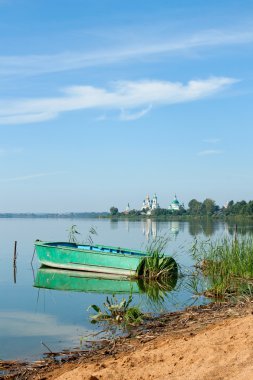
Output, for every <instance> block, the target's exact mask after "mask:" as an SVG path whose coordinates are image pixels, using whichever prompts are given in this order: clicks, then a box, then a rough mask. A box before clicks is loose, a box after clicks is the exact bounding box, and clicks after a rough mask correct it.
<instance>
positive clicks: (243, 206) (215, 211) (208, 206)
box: [110, 198, 253, 217]
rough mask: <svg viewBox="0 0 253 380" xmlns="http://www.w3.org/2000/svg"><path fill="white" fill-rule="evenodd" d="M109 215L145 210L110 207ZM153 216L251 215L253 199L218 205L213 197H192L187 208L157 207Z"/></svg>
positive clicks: (139, 212)
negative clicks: (201, 200) (124, 209)
mask: <svg viewBox="0 0 253 380" xmlns="http://www.w3.org/2000/svg"><path fill="white" fill-rule="evenodd" d="M110 214H111V216H126V215H129V216H132V217H134V216H141V215H145V214H146V212H145V210H142V211H140V210H130V211H129V212H128V213H126V212H119V210H118V208H117V207H114V206H113V207H111V208H110ZM151 215H152V216H155V217H166V216H170V215H174V216H183V215H185V216H187V215H189V216H211V217H226V216H236V215H237V216H240V215H245V216H253V200H251V201H249V202H246V201H239V202H234V201H230V202H228V203H227V205H226V206H222V207H220V206H218V205H217V204H216V202H215V201H214V200H213V199H210V198H207V199H205V200H204V201H203V202H200V201H198V200H197V199H192V200H190V202H189V203H188V208H184V207H182V206H180V208H179V210H171V209H165V208H158V209H155V210H153V211H152V212H151Z"/></svg>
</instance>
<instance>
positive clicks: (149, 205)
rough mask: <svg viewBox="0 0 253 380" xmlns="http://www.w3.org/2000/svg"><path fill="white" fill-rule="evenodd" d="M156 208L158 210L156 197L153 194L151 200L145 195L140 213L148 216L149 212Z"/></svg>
mask: <svg viewBox="0 0 253 380" xmlns="http://www.w3.org/2000/svg"><path fill="white" fill-rule="evenodd" d="M157 208H160V206H159V203H158V202H157V195H156V194H154V196H153V198H152V199H150V198H149V195H147V196H146V198H145V199H144V201H143V202H142V208H141V211H144V212H146V213H147V214H148V215H150V214H151V212H152V211H153V210H156V209H157Z"/></svg>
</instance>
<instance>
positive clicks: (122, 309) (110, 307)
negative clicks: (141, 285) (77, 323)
mask: <svg viewBox="0 0 253 380" xmlns="http://www.w3.org/2000/svg"><path fill="white" fill-rule="evenodd" d="M132 301H133V297H132V295H130V296H128V299H126V298H122V300H121V301H118V299H117V298H116V296H115V295H113V296H112V297H111V298H109V297H106V302H104V303H103V306H104V308H103V309H101V308H100V307H99V306H98V305H90V306H89V307H88V310H89V309H91V308H92V309H93V310H95V311H96V313H97V314H95V315H91V316H90V319H91V322H92V323H97V322H101V321H108V322H111V323H117V324H120V325H123V326H129V325H137V324H140V323H142V321H143V317H144V314H143V313H142V312H141V311H140V309H139V308H138V307H137V306H131V303H132Z"/></svg>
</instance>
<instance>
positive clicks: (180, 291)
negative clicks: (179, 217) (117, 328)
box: [0, 219, 253, 360]
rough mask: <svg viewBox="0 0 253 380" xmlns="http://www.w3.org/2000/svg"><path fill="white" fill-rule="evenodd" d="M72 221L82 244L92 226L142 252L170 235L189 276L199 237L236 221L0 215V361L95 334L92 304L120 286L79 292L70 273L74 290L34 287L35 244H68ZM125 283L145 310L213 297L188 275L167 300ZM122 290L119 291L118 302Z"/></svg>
mask: <svg viewBox="0 0 253 380" xmlns="http://www.w3.org/2000/svg"><path fill="white" fill-rule="evenodd" d="M73 224H76V225H77V229H78V231H79V232H81V233H82V236H81V237H80V240H81V241H84V240H85V239H86V238H87V235H88V231H89V229H90V227H91V226H95V227H96V229H97V233H98V235H97V236H95V238H94V243H100V244H104V245H113V246H120V247H127V248H135V249H145V247H146V246H147V244H148V241H149V240H150V239H152V238H155V237H156V236H161V235H162V236H163V235H169V238H170V240H169V243H168V248H167V252H168V254H173V255H175V258H176V260H177V262H178V263H179V264H180V265H181V267H182V270H183V272H185V273H186V272H187V271H188V270H190V268H191V267H192V265H193V260H192V257H191V255H190V251H189V249H190V247H191V245H192V242H193V239H194V236H198V238H200V239H209V238H212V239H213V238H217V237H220V236H222V235H224V234H226V235H231V234H233V228H234V227H233V225H231V226H229V225H228V224H226V223H222V222H212V221H208V222H205V223H203V222H201V223H200V222H196V221H194V222H178V221H169V222H153V221H151V220H146V221H127V220H121V221H113V220H108V219H82V220H80V219H77V220H70V219H0V236H1V239H0V288H1V292H0V359H4V360H6V359H29V360H35V359H37V358H38V357H40V356H41V355H42V354H43V352H45V351H46V349H45V347H44V346H43V345H42V342H43V343H45V344H46V345H47V346H48V347H50V349H51V350H52V351H59V350H61V349H63V348H71V347H76V346H78V345H79V344H80V339H81V338H82V337H84V336H86V335H88V334H90V333H92V332H94V327H93V325H92V324H91V323H90V320H89V314H90V313H89V312H88V311H87V308H88V307H89V305H91V304H97V305H100V306H101V305H102V304H103V302H104V301H105V297H106V293H107V294H112V293H114V292H117V290H119V287H117V284H116V285H115V284H114V283H113V282H109V283H108V282H107V285H106V286H103V290H104V292H103V293H102V294H101V292H100V291H101V288H100V287H97V288H95V289H94V284H93V285H92V286H93V288H92V289H91V288H89V287H88V288H86V291H80V281H81V284H82V279H81V280H80V281H79V280H78V281H79V282H78V284H79V285H76V283H73V281H72V280H71V277H66V283H67V284H68V281H69V290H52V289H51V290H50V289H42V288H37V287H35V286H34V285H35V281H36V277H37V278H38V269H39V263H38V262H37V259H36V257H35V258H34V260H33V267H32V266H31V259H32V256H33V250H34V241H35V240H36V239H40V240H47V241H50V240H51V241H67V240H68V232H67V230H68V229H69V228H70V226H71V225H73ZM238 231H239V233H240V232H241V233H243V232H251V231H253V225H252V224H245V225H243V226H239V228H238ZM14 241H17V242H18V243H17V252H18V256H17V271H16V276H14V272H13V248H14ZM50 273H52V272H50ZM59 275H60V276H61V273H60V274H59ZM63 280H64V279H63ZM15 281H16V282H15ZM48 281H49V280H48ZM123 285H124V286H126V288H125V289H126V290H125V293H126V296H127V295H128V294H129V292H130V291H132V292H133V296H134V303H135V304H137V305H139V306H140V308H141V309H142V310H143V311H149V312H153V313H159V312H162V311H165V310H166V311H167V310H168V311H173V310H179V309H182V308H185V307H186V306H188V305H192V304H200V303H204V302H208V301H207V300H206V299H205V298H203V297H199V298H196V297H195V296H194V295H193V294H192V292H191V289H190V288H189V286H187V277H184V278H180V279H178V281H177V283H174V284H173V289H172V290H171V291H169V292H167V293H166V294H165V296H164V301H161V302H158V303H157V302H154V301H153V300H152V298H149V295H148V294H147V293H145V292H142V291H139V290H138V289H139V288H138V284H137V283H134V285H131V284H130V286H128V285H129V283H127V282H126V283H124V284H123ZM78 286H79V288H78ZM71 287H72V290H70V289H71ZM67 288H68V286H67ZM65 289H66V287H65ZM73 289H75V290H76V291H74V290H73ZM78 290H79V291H78ZM123 294H124V287H123ZM123 294H121V295H118V296H117V297H118V299H121V297H122V296H123Z"/></svg>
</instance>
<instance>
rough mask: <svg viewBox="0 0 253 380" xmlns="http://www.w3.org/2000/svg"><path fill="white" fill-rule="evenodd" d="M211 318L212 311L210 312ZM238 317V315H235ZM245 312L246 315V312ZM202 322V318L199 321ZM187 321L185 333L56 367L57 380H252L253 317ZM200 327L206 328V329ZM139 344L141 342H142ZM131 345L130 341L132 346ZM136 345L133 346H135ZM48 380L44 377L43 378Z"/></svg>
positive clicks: (168, 333) (149, 338)
mask: <svg viewBox="0 0 253 380" xmlns="http://www.w3.org/2000/svg"><path fill="white" fill-rule="evenodd" d="M207 314H208V313H207ZM231 314H233V312H232V313H231ZM244 314H245V313H244ZM200 319H201V318H200ZM189 322H191V318H190V319H188V326H187V328H186V329H185V330H184V329H183V330H182V331H175V334H174V332H173V330H171V329H169V330H168V331H166V329H165V331H163V332H162V334H158V335H155V336H150V335H147V334H146V335H145V336H144V337H143V338H142V339H141V342H138V343H137V342H136V341H137V340H138V339H135V342H132V349H130V352H121V353H118V354H115V355H112V356H109V357H107V356H105V357H104V358H103V357H101V356H99V357H97V358H93V359H92V361H90V360H89V362H87V363H83V364H78V365H76V364H74V365H73V364H72V365H66V366H65V367H64V366H63V367H62V368H58V369H56V370H55V371H54V372H52V373H51V374H50V375H49V376H48V377H46V378H48V379H54V380H55V379H57V380H86V379H87V380H98V379H99V380H100V379H101V380H109V379H112V380H119V379H122V380H129V379H131V380H137V379H138V380H141V379H143V380H144V379H145V380H146V379H170V380H174V379H175V380H176V379H180V380H183V379H185V380H186V379H187V380H204V379H206V380H218V379H219V380H225V379H229V380H232V379H234V380H244V379H245V380H250V379H253V315H252V309H251V308H248V310H247V313H246V315H241V316H238V315H237V316H236V317H233V315H231V316H229V313H228V315H227V317H226V318H224V319H223V318H222V319H220V318H219V317H218V321H215V320H214V321H212V322H211V323H206V318H204V321H203V322H201V320H199V321H198V323H197V325H196V321H195V320H194V318H193V321H192V325H191V323H189ZM201 323H202V324H203V326H202V327H201ZM139 340H140V339H139ZM130 343H131V342H128V344H130ZM130 345H131V344H130ZM44 378H45V377H44Z"/></svg>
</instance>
